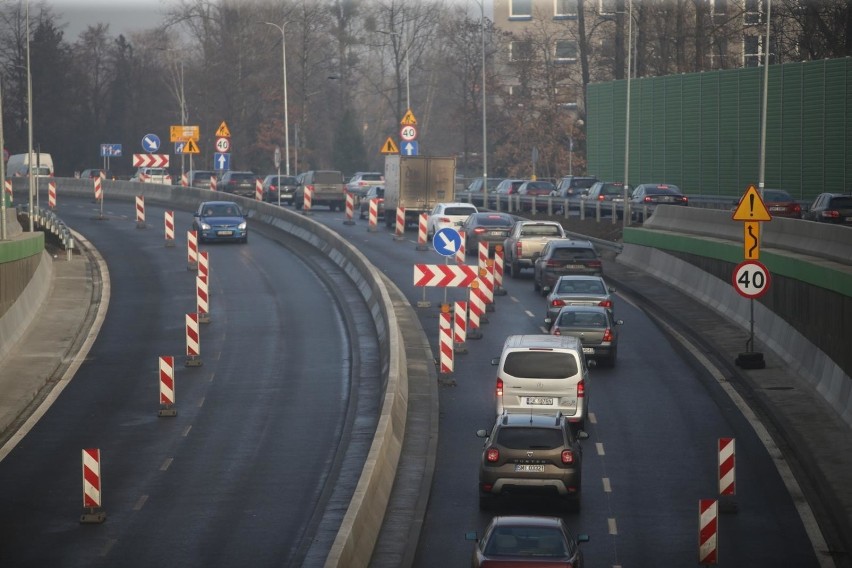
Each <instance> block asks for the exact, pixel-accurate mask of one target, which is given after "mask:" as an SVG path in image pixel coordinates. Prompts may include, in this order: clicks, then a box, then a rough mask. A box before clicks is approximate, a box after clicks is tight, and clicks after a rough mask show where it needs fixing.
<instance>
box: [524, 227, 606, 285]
mask: <svg viewBox="0 0 852 568" xmlns="http://www.w3.org/2000/svg"><path fill="white" fill-rule="evenodd" d="M533 269H534V271H535V272H534V274H533V288H535V290H536V292H541V293H542V294H543V295H546V294H547V293H548V292H550V290H552V289H553V285H554V284H556V281H557V280H558V279H559V277H560V276H562V275H563V274H584V275H592V276H602V275H603V263H602V262H601V259H600V257H599V256H598V253H597V251H596V250H595V247H594V245H593V244H592V243H591V242H589V241H581V240H575V239H554V240H552V241H550V242H548V243H547V244H546V245H544V248H543V249H542V250H541V256H539V257H538V258H537V259H536V260H535V265H534V266H533Z"/></svg>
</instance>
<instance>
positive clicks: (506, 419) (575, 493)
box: [476, 413, 589, 511]
mask: <svg viewBox="0 0 852 568" xmlns="http://www.w3.org/2000/svg"><path fill="white" fill-rule="evenodd" d="M476 435H477V436H478V437H480V438H485V447H484V449H483V450H482V460H481V461H480V466H479V507H480V508H481V509H487V508H489V507H490V505H491V504H492V503H493V501H494V499H495V498H496V497H497V496H499V495H505V494H517V493H542V494H544V495H548V494H549V495H554V496H559V497H561V498H563V499H564V500H565V501H566V503H567V505H568V507H569V508H570V509H572V510H574V511H579V509H580V482H581V477H582V475H581V474H582V464H583V449H582V447H581V445H580V440H585V439H586V438H588V437H589V435H588V434H587V433H586V432H585V431H583V430H578V431H576V432H575V431H574V430H573V428H572V426H571V423H570V422H568V419H567V418H566V417H565V416H562V415H561V414H558V415H556V416H552V415H551V416H548V415H542V414H525V413H524V414H502V415H500V416H499V417H498V418H497V422H496V423H495V424H494V428H492V430H491V433H490V434H489V433H488V432H487V431H486V430H479V431H478V432H477V433H476Z"/></svg>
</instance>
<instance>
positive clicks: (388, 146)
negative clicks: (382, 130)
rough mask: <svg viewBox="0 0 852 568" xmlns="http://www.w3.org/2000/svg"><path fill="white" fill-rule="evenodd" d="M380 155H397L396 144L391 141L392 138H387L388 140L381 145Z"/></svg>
mask: <svg viewBox="0 0 852 568" xmlns="http://www.w3.org/2000/svg"><path fill="white" fill-rule="evenodd" d="M381 152H382V154H399V148H398V147H397V145H396V142H394V141H393V138H391V137H390V136H388V139H387V140H385V143H384V144H382V149H381Z"/></svg>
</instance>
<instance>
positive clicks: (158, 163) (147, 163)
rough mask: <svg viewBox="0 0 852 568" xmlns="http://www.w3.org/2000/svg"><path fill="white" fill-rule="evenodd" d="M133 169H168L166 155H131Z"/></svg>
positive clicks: (167, 157)
mask: <svg viewBox="0 0 852 568" xmlns="http://www.w3.org/2000/svg"><path fill="white" fill-rule="evenodd" d="M133 167H134V168H168V167H169V155H168V154H133Z"/></svg>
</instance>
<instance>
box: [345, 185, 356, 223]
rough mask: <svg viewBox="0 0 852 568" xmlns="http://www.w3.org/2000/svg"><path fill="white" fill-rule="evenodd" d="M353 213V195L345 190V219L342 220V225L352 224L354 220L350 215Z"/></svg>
mask: <svg viewBox="0 0 852 568" xmlns="http://www.w3.org/2000/svg"><path fill="white" fill-rule="evenodd" d="M354 215H355V196H354V195H352V194H351V193H349V192H348V191H347V192H346V220H345V221H344V222H343V224H344V225H354V224H355V221H353V220H352V217H353V216H354Z"/></svg>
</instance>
